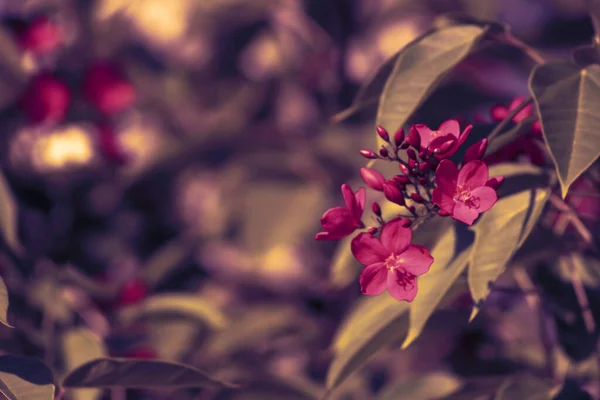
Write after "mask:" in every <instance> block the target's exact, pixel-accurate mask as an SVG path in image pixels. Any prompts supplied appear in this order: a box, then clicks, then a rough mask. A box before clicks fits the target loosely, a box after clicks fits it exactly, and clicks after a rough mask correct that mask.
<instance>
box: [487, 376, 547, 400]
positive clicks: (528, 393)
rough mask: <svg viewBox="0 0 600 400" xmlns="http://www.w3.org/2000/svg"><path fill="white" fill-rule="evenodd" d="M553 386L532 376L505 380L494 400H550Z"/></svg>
mask: <svg viewBox="0 0 600 400" xmlns="http://www.w3.org/2000/svg"><path fill="white" fill-rule="evenodd" d="M553 389H554V388H553V386H552V385H550V384H549V383H548V382H546V381H543V380H541V379H539V378H536V377H533V376H527V375H524V376H517V377H512V378H509V379H507V380H506V381H505V382H504V383H503V384H502V385H501V386H500V388H498V390H497V391H496V394H495V396H494V400H513V399H527V400H550V399H552V397H553V396H552V392H553Z"/></svg>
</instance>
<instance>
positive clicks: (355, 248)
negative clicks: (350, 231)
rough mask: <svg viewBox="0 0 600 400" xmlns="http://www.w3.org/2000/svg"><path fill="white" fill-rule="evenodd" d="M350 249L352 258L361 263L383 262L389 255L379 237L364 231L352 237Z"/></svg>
mask: <svg viewBox="0 0 600 400" xmlns="http://www.w3.org/2000/svg"><path fill="white" fill-rule="evenodd" d="M350 249H351V250H352V254H354V258H356V259H357V260H358V262H359V263H361V264H362V265H371V264H375V263H378V262H383V261H384V260H385V259H386V258H387V257H388V256H389V252H388V251H387V250H386V249H385V247H383V245H382V244H381V242H380V241H379V239H377V238H375V237H373V236H372V235H369V234H368V233H364V232H363V233H360V234H358V235H357V236H356V237H355V238H354V239H352V243H351V244H350Z"/></svg>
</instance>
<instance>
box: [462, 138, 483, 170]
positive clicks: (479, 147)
mask: <svg viewBox="0 0 600 400" xmlns="http://www.w3.org/2000/svg"><path fill="white" fill-rule="evenodd" d="M487 144H488V140H487V139H486V138H483V139H481V140H480V141H479V142H477V143H474V144H472V145H471V146H469V148H468V149H467V151H466V152H465V156H464V158H463V162H462V163H463V165H465V164H466V163H468V162H469V161H475V160H481V158H482V157H483V155H484V154H485V149H486V148H487Z"/></svg>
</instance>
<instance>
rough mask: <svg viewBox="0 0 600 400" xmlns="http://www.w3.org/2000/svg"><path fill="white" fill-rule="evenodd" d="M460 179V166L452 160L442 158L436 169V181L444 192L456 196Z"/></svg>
mask: <svg viewBox="0 0 600 400" xmlns="http://www.w3.org/2000/svg"><path fill="white" fill-rule="evenodd" d="M457 180H458V167H457V166H456V164H454V163H453V162H452V161H450V160H442V161H441V162H440V165H438V167H437V169H436V170H435V183H436V185H437V187H438V188H439V189H441V191H442V192H443V193H446V194H447V195H450V196H454V193H455V192H456V183H457Z"/></svg>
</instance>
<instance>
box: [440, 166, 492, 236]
mask: <svg viewBox="0 0 600 400" xmlns="http://www.w3.org/2000/svg"><path fill="white" fill-rule="evenodd" d="M435 181H436V184H437V187H436V188H435V189H434V190H433V193H432V201H433V203H434V204H435V205H437V206H439V207H440V209H441V210H442V211H444V213H447V214H448V215H452V218H454V219H455V220H457V221H461V222H464V223H465V224H467V225H472V224H473V222H475V220H476V219H477V217H478V216H479V214H481V213H483V212H485V211H487V210H489V209H490V208H492V207H493V206H494V204H495V203H496V201H497V200H498V195H497V194H496V191H495V190H494V189H493V188H492V187H490V186H494V184H495V182H496V181H495V180H494V179H489V171H488V167H487V165H486V164H485V163H484V162H482V161H471V162H468V163H467V164H465V165H464V166H463V167H462V168H461V170H460V172H459V171H458V168H457V166H456V164H454V163H453V162H452V161H450V160H442V162H440V165H439V166H438V168H437V170H436V171H435Z"/></svg>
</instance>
